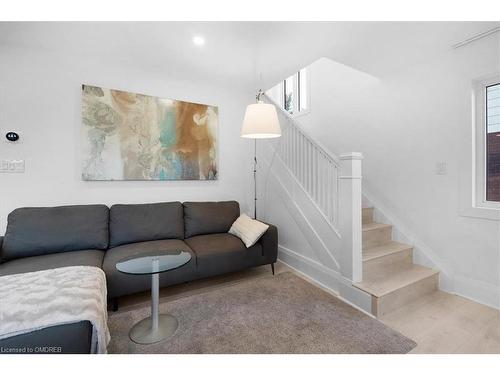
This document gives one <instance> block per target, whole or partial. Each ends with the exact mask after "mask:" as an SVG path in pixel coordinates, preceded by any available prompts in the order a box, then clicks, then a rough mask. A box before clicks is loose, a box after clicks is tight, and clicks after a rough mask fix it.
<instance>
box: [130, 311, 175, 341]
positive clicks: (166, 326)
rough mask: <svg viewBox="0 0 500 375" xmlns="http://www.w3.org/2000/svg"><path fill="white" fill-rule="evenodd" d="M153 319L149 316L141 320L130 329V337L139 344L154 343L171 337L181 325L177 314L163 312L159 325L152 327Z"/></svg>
mask: <svg viewBox="0 0 500 375" xmlns="http://www.w3.org/2000/svg"><path fill="white" fill-rule="evenodd" d="M152 323H153V320H152V319H151V318H150V317H149V318H146V319H143V320H141V321H140V322H139V323H137V324H136V325H134V326H133V327H132V329H131V330H130V334H129V336H130V339H131V340H132V341H133V342H135V343H137V344H153V343H155V342H159V341H162V340H165V339H167V338H169V337H171V336H172V335H173V334H174V333H175V332H176V331H177V327H179V323H178V321H177V318H176V317H175V316H172V315H169V314H161V315H159V316H158V327H157V328H156V329H153V328H152Z"/></svg>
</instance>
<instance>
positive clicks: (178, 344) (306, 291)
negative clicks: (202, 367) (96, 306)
mask: <svg viewBox="0 0 500 375" xmlns="http://www.w3.org/2000/svg"><path fill="white" fill-rule="evenodd" d="M160 312H161V313H169V314H173V315H175V316H176V317H177V318H178V319H179V329H178V330H177V332H176V333H175V335H174V336H172V337H171V338H169V339H167V340H165V341H162V342H159V343H156V344H151V345H139V344H135V343H133V342H132V341H131V340H130V339H129V337H128V332H129V330H130V328H131V327H132V326H133V324H134V323H135V322H137V321H139V320H141V319H143V318H145V317H147V316H148V315H149V313H150V308H149V307H144V308H141V309H137V310H132V311H123V312H118V313H115V314H112V315H111V316H110V318H109V329H110V331H111V342H110V344H109V347H108V351H109V353H262V354H265V353H407V352H408V351H410V350H411V349H413V348H414V347H415V346H416V344H415V342H414V341H412V340H410V339H408V338H407V337H405V336H403V335H401V334H400V333H398V332H396V331H394V330H393V329H391V328H389V327H387V326H386V325H384V324H382V323H381V322H379V321H378V320H376V319H373V318H371V317H369V316H367V315H365V314H363V313H361V312H360V311H358V310H356V309H354V308H353V307H351V306H349V305H348V304H346V303H344V302H342V301H341V300H339V299H337V298H335V297H333V296H332V295H330V294H328V293H327V292H325V291H323V290H321V289H320V288H317V287H315V286H314V285H312V284H310V283H308V282H307V281H305V280H303V279H301V278H300V277H298V276H296V275H294V274H293V273H290V272H285V273H282V274H279V275H276V276H268V277H264V278H260V279H255V280H250V281H244V282H242V283H240V284H236V285H231V286H227V287H223V288H221V289H217V290H212V291H208V292H205V293H201V294H198V295H192V296H188V297H185V298H180V299H178V300H175V301H171V302H167V303H163V304H161V305H160Z"/></svg>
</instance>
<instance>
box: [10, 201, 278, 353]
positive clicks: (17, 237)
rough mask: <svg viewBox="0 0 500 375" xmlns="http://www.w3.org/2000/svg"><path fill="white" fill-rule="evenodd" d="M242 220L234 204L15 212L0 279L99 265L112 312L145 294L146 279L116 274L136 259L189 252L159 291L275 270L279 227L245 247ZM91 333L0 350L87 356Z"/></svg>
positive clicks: (66, 328)
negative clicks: (39, 349)
mask: <svg viewBox="0 0 500 375" xmlns="http://www.w3.org/2000/svg"><path fill="white" fill-rule="evenodd" d="M239 215H240V207H239V204H238V202H236V201H227V202H184V203H180V202H166V203H151V204H117V205H113V206H112V207H111V208H108V207H107V206H105V205H79V206H61V207H36V208H31V207H27V208H19V209H16V210H14V211H13V212H11V213H10V214H9V216H8V223H7V230H6V232H5V237H0V261H1V263H0V276H5V275H11V274H18V273H25V272H33V271H39V270H44V269H51V268H58V267H67V266H94V267H100V268H102V269H103V270H104V272H105V274H106V281H107V293H108V299H109V300H110V302H111V303H112V305H113V309H114V310H116V309H117V308H118V298H119V297H122V296H125V295H129V294H133V293H138V292H143V291H148V290H150V287H151V285H150V282H151V278H150V277H149V276H147V275H144V276H142V275H128V274H124V273H120V272H119V271H117V270H116V267H115V265H116V263H117V262H119V261H121V260H124V259H128V258H132V257H136V256H139V255H153V254H162V253H167V252H169V251H171V250H184V251H187V252H189V253H191V256H192V258H191V260H190V261H189V262H188V263H187V264H186V265H184V266H183V267H180V268H178V269H176V270H172V271H169V272H165V273H162V274H160V287H165V286H169V285H175V284H179V283H183V282H187V281H193V280H196V279H200V278H206V277H211V276H215V275H220V274H224V273H228V272H234V271H239V270H243V269H246V268H250V267H255V266H260V265H265V264H270V265H272V266H273V272H274V263H275V262H276V259H277V254H278V231H277V228H276V227H275V226H273V225H269V229H268V230H267V231H266V233H265V234H264V235H263V236H262V237H261V238H260V240H259V241H258V242H257V243H256V244H255V245H253V246H251V247H250V248H246V247H245V245H244V244H243V242H242V241H241V240H240V239H239V238H237V237H235V236H233V235H231V234H229V233H228V231H229V228H230V227H231V225H232V224H233V222H234V221H235V220H236V219H237V218H238V216H239ZM13 293H15V291H13ZM91 329H92V327H91V326H90V325H89V322H80V323H76V324H67V325H61V326H57V327H50V328H46V329H44V330H40V331H36V332H32V333H28V334H24V335H19V336H14V337H10V338H7V339H4V340H0V348H9V347H19V346H20V345H24V346H33V345H39V344H40V343H43V345H44V346H49V347H60V348H61V351H62V352H63V353H88V352H89V351H90V339H89V337H90V333H91Z"/></svg>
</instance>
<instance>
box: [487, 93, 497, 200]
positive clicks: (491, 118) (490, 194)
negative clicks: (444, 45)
mask: <svg viewBox="0 0 500 375" xmlns="http://www.w3.org/2000/svg"><path fill="white" fill-rule="evenodd" d="M485 90H486V92H485V97H486V100H485V101H486V103H485V111H486V116H485V118H486V201H492V202H500V83H496V84H492V85H489V86H486V87H485Z"/></svg>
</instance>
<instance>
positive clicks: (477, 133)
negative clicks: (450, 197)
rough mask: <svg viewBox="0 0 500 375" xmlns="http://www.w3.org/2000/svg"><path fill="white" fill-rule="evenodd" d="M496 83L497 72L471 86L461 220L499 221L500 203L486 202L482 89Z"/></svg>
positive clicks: (484, 112)
mask: <svg viewBox="0 0 500 375" xmlns="http://www.w3.org/2000/svg"><path fill="white" fill-rule="evenodd" d="M499 82H500V72H499V73H495V74H491V75H489V76H486V77H482V78H479V79H477V80H474V81H473V82H472V90H471V91H472V95H471V96H472V100H471V105H472V142H471V151H472V152H471V153H469V154H468V155H469V157H470V159H469V160H467V161H464V162H465V163H464V165H470V166H471V168H470V169H468V172H466V173H463V175H462V177H461V215H462V216H471V217H479V218H484V219H490V220H499V221H500V202H493V201H487V200H486V136H487V131H486V87H488V86H491V85H493V84H495V83H499ZM464 155H467V153H464Z"/></svg>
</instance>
